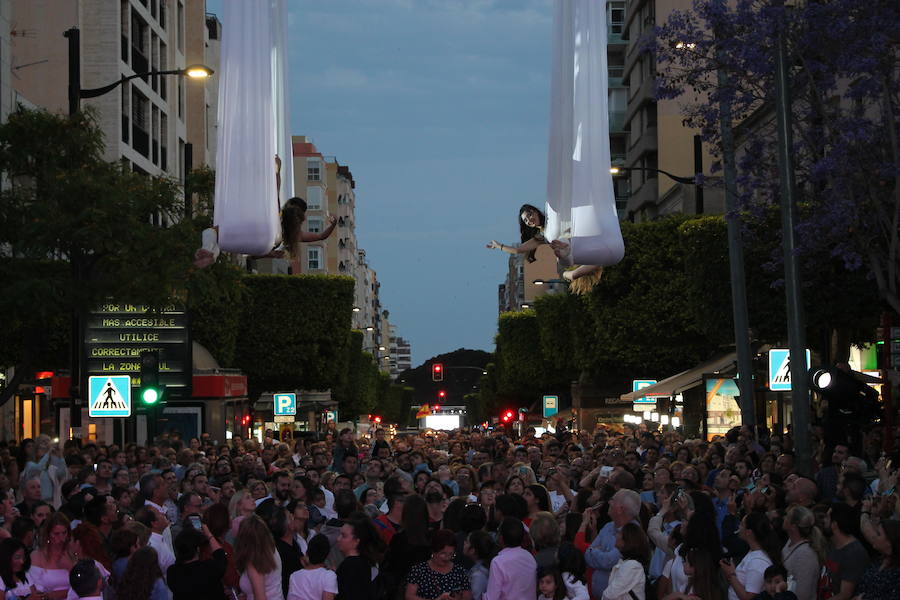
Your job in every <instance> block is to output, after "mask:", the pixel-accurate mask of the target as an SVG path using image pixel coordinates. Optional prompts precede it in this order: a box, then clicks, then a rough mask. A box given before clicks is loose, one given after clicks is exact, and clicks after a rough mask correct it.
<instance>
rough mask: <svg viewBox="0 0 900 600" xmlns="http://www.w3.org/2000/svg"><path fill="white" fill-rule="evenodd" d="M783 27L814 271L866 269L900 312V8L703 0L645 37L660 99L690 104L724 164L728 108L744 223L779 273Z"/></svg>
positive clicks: (689, 114)
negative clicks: (766, 245) (778, 114)
mask: <svg viewBox="0 0 900 600" xmlns="http://www.w3.org/2000/svg"><path fill="white" fill-rule="evenodd" d="M781 24H783V26H784V32H785V37H786V41H787V49H788V61H789V73H790V83H791V93H792V97H793V104H792V112H793V124H794V158H795V165H796V169H797V182H798V190H797V198H798V213H799V217H800V221H799V224H798V225H797V234H798V240H799V242H800V244H801V249H800V252H801V260H802V264H803V268H804V272H810V271H811V270H812V269H815V268H816V267H817V265H822V264H825V263H835V262H837V263H838V264H839V265H840V268H841V269H842V270H845V271H850V272H857V273H858V272H860V271H861V270H863V271H864V272H865V273H867V275H868V279H869V281H871V285H873V286H877V289H878V294H879V297H880V298H881V299H882V300H883V301H884V303H885V305H886V306H890V307H891V308H892V309H893V310H894V311H895V312H897V313H900V292H898V280H900V272H898V262H900V261H898V259H900V239H898V229H900V140H898V116H900V77H898V73H900V68H898V67H900V3H898V2H897V1H896V0H866V1H864V2H862V1H860V0H820V1H813V0H807V1H802V2H801V1H798V2H795V3H792V5H789V6H787V7H786V6H784V2H782V1H779V0H736V1H729V2H726V1H725V0H695V2H694V3H693V8H692V9H691V10H688V11H676V12H673V13H672V14H671V16H670V17H669V18H668V20H667V21H666V22H665V23H664V24H663V25H661V26H660V27H658V28H657V29H656V31H655V37H654V38H653V39H651V40H645V41H644V42H643V45H642V51H646V52H656V53H657V58H658V64H659V65H660V66H659V73H658V84H657V97H658V98H659V99H674V100H677V101H679V102H680V103H682V106H683V110H684V114H685V115H686V124H687V125H688V126H691V127H696V128H698V129H699V130H700V131H701V133H702V135H703V138H704V140H705V141H706V142H708V143H709V145H710V147H711V148H712V149H713V152H714V153H718V155H719V156H718V158H721V151H720V150H719V148H720V139H719V115H720V109H721V107H722V105H723V104H724V103H727V104H729V105H730V107H731V110H732V111H733V114H734V117H735V119H734V127H735V138H736V145H737V149H736V160H737V168H738V180H737V189H736V190H735V193H736V197H737V198H738V200H739V206H740V207H741V217H742V220H743V222H744V224H745V225H746V228H745V230H746V231H747V233H748V234H749V235H751V236H756V237H758V238H759V237H763V238H768V239H770V240H772V250H773V252H772V255H771V258H772V267H777V266H779V265H780V264H781V261H780V259H779V254H780V243H779V240H780V236H781V233H780V227H779V226H778V224H777V223H778V220H779V216H778V213H779V206H780V201H781V198H780V195H781V194H780V190H779V178H778V164H777V148H776V144H775V140H776V133H775V113H774V101H775V85H774V79H773V77H774V56H775V52H774V48H775V42H776V39H777V32H778V27H779V26H781ZM720 70H723V71H724V73H725V74H726V75H727V78H725V79H726V80H727V82H728V83H727V85H725V86H722V85H720V81H721V80H720V79H719V78H718V77H717V75H718V74H719V71H720ZM716 169H717V165H714V166H713V170H714V171H715V170H716ZM707 183H708V184H710V185H712V184H714V183H715V181H712V182H707ZM772 270H773V272H775V271H780V269H775V268H773V269H772ZM773 277H774V278H775V281H776V283H777V275H776V276H773ZM820 300H826V301H827V299H820ZM858 309H859V310H866V311H877V310H878V307H876V306H872V307H864V306H859V307H858Z"/></svg>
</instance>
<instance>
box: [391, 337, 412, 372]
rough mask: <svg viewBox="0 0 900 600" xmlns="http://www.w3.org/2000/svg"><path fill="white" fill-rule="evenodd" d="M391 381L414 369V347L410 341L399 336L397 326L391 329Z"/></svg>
mask: <svg viewBox="0 0 900 600" xmlns="http://www.w3.org/2000/svg"><path fill="white" fill-rule="evenodd" d="M390 362H391V379H396V378H397V375H399V374H400V373H402V372H403V371H406V370H408V369H411V368H412V347H411V345H410V343H409V340H407V339H405V338H403V337H401V336H400V335H399V334H398V331H397V327H396V325H391V328H390Z"/></svg>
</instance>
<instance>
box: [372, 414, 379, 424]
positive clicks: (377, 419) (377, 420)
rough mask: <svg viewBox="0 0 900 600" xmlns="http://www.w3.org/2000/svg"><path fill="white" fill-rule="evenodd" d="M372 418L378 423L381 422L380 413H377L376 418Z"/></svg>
mask: <svg viewBox="0 0 900 600" xmlns="http://www.w3.org/2000/svg"><path fill="white" fill-rule="evenodd" d="M372 420H373V421H375V422H376V423H381V417H379V416H378V415H375V418H374V419H372Z"/></svg>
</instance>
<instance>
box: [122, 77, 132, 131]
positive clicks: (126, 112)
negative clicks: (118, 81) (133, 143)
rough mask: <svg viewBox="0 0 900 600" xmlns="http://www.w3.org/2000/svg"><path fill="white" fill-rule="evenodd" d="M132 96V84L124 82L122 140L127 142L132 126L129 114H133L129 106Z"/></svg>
mask: <svg viewBox="0 0 900 600" xmlns="http://www.w3.org/2000/svg"><path fill="white" fill-rule="evenodd" d="M130 96H131V85H130V84H129V83H123V84H122V141H123V142H125V143H126V144H127V143H128V139H129V136H128V134H129V129H130V128H131V120H130V119H129V118H128V115H129V114H131V109H130V108H129V102H128V101H129V99H130Z"/></svg>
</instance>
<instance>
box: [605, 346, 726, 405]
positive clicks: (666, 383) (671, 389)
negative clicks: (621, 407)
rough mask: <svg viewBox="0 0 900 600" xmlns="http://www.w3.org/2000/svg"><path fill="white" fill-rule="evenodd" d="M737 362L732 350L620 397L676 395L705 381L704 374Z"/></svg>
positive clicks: (716, 371) (635, 398)
mask: <svg viewBox="0 0 900 600" xmlns="http://www.w3.org/2000/svg"><path fill="white" fill-rule="evenodd" d="M736 364H737V353H736V352H731V353H729V354H726V355H724V356H720V357H718V358H714V359H712V360H708V361H706V362H705V363H701V364H699V365H697V366H696V367H694V368H692V369H688V370H687V371H682V372H681V373H679V374H677V375H672V376H671V377H669V378H667V379H663V380H662V381H658V382H656V383H654V384H653V385H649V386H647V387H645V388H642V389H640V390H638V391H636V392H630V393H628V394H622V395H621V396H619V399H620V400H622V401H623V402H634V401H635V400H637V399H639V398H643V397H644V396H674V395H675V394H679V393H681V392H683V391H684V390H688V389H690V388H692V387H694V386H695V385H698V384H700V383H701V382H702V381H703V376H704V375H707V374H718V373H720V372H721V371H725V370H729V369H731V368H733V367H734V366H735V365H736Z"/></svg>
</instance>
